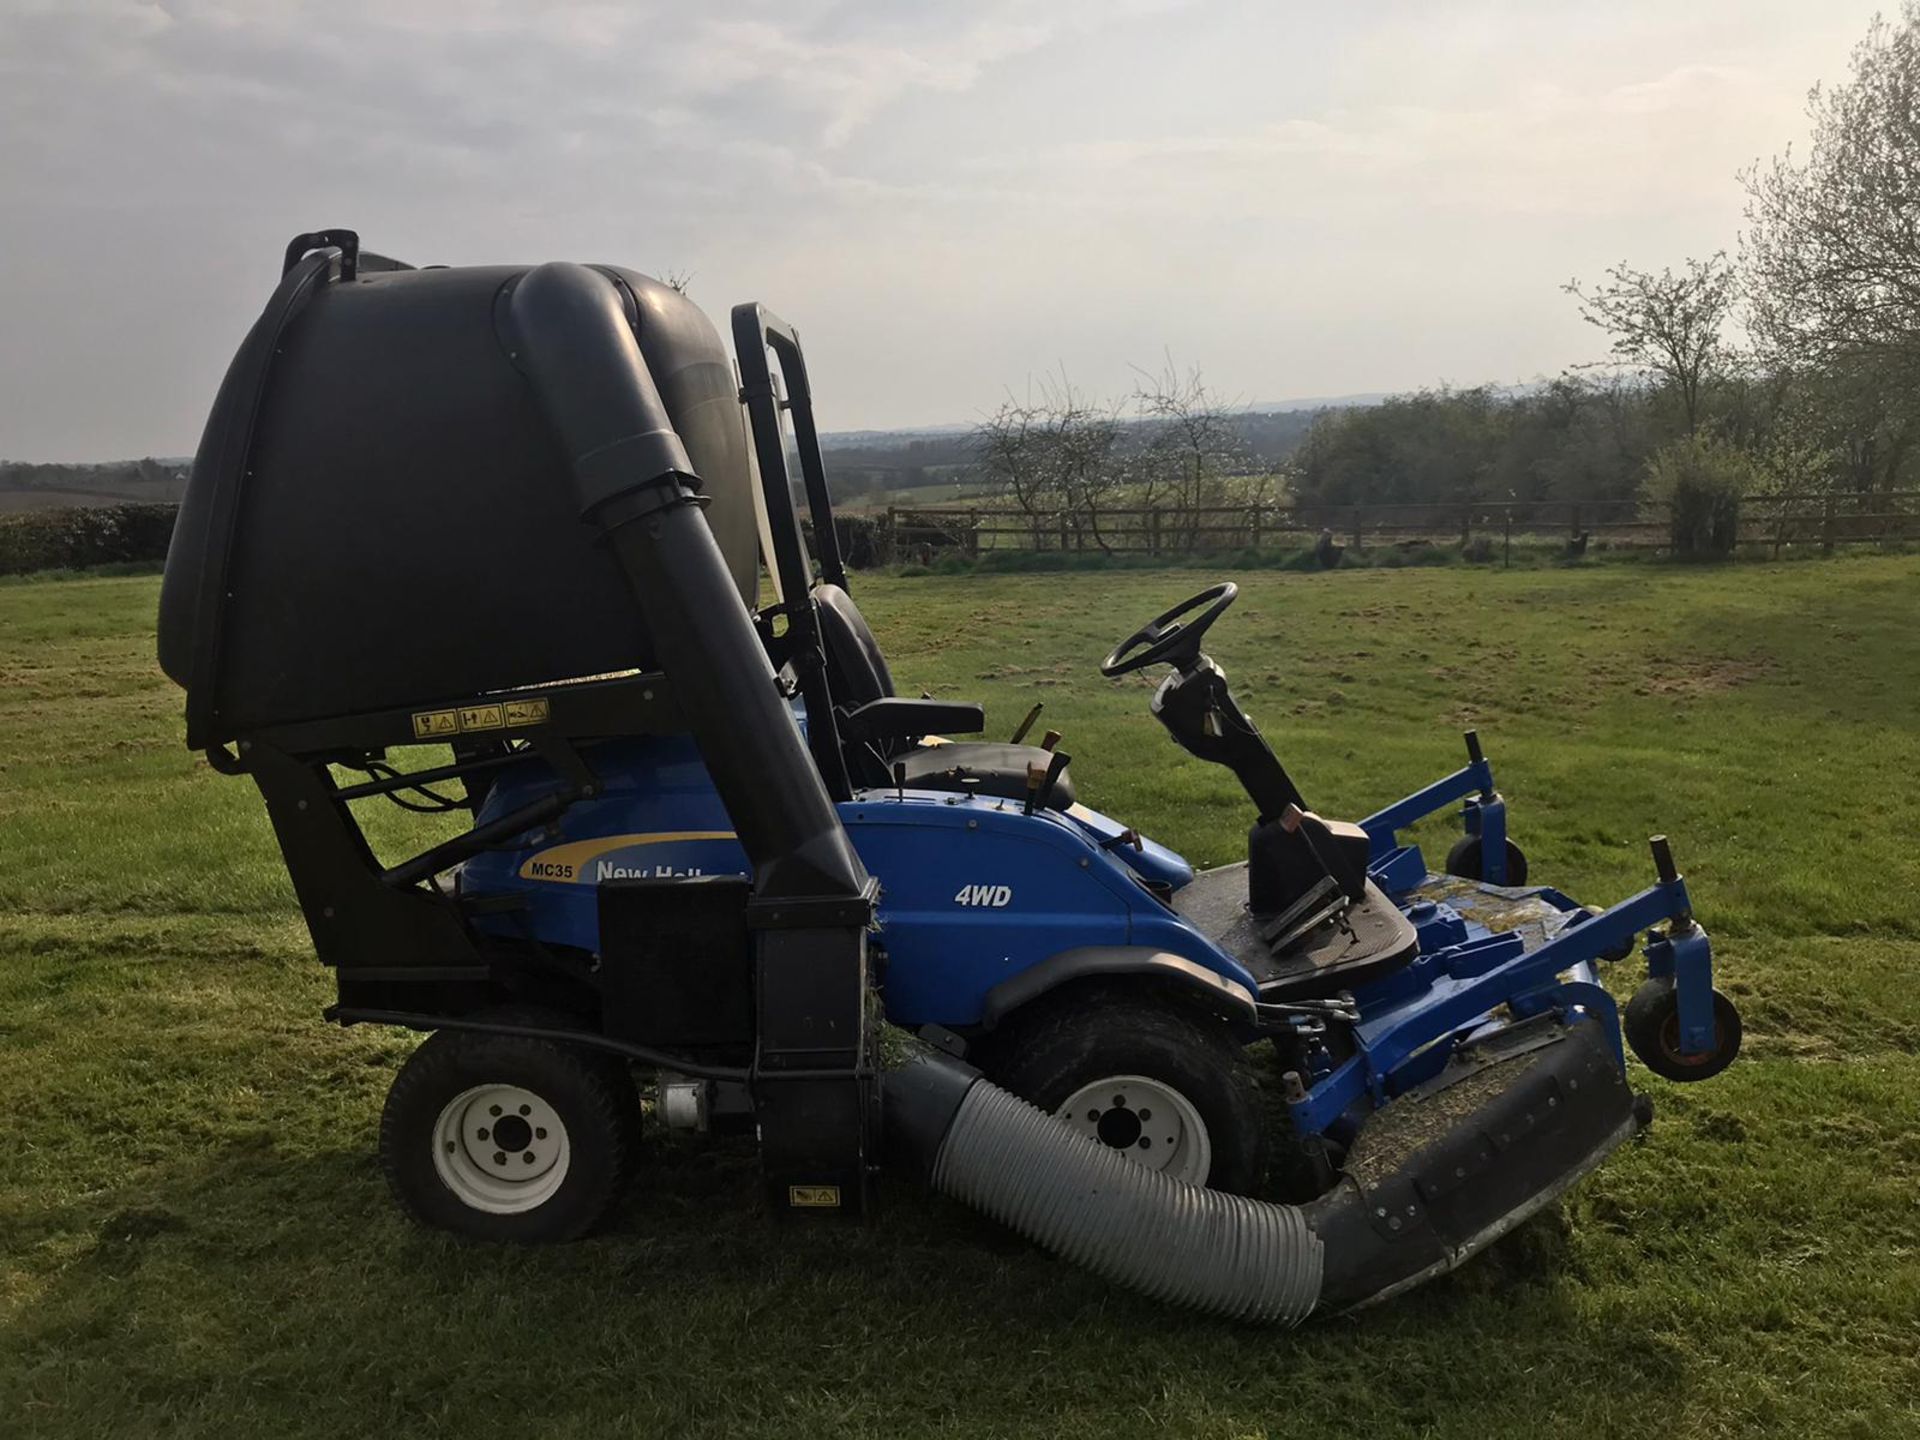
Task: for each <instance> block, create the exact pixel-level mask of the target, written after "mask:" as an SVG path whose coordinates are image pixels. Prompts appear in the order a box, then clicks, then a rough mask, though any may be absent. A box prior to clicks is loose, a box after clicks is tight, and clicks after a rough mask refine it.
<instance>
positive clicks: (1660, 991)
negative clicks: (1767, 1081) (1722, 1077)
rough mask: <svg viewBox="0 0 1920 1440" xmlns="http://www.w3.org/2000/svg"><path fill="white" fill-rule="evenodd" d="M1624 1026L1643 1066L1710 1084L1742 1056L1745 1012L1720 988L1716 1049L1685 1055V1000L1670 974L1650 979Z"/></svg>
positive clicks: (1630, 1006) (1630, 1005) (1632, 1003)
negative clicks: (1682, 1007) (1682, 1041)
mask: <svg viewBox="0 0 1920 1440" xmlns="http://www.w3.org/2000/svg"><path fill="white" fill-rule="evenodd" d="M1621 1028H1622V1029H1623V1030H1624V1031H1625V1032H1626V1037H1627V1043H1628V1044H1629V1045H1631V1046H1632V1047H1633V1053H1634V1054H1635V1055H1637V1056H1639V1057H1640V1063H1641V1064H1642V1065H1644V1066H1646V1067H1647V1068H1648V1069H1649V1070H1651V1071H1653V1073H1654V1074H1656V1075H1660V1076H1664V1077H1665V1078H1666V1079H1668V1080H1705V1079H1707V1078H1708V1077H1710V1076H1713V1075H1718V1074H1719V1073H1720V1072H1721V1071H1722V1070H1724V1069H1726V1068H1727V1066H1729V1065H1731V1064H1732V1063H1733V1059H1734V1057H1735V1056H1736V1055H1738V1054H1739V1053H1740V1012H1739V1011H1738V1010H1737V1009H1735V1008H1734V1004H1733V1001H1731V1000H1729V999H1728V998H1727V997H1726V996H1725V995H1722V994H1721V993H1720V992H1719V991H1718V990H1716V991H1714V992H1713V1048H1712V1049H1711V1050H1708V1051H1707V1052H1706V1053H1704V1054H1701V1055H1687V1054H1683V1053H1681V1050H1680V1000H1679V996H1678V994H1677V992H1676V991H1675V989H1674V984H1673V977H1672V976H1670V975H1662V976H1656V977H1654V978H1653V979H1650V980H1647V981H1646V982H1645V983H1643V984H1642V985H1641V986H1640V988H1639V989H1638V990H1636V991H1634V992H1633V998H1632V999H1631V1000H1629V1001H1628V1002H1627V1010H1626V1014H1625V1016H1623V1017H1622V1020H1621Z"/></svg>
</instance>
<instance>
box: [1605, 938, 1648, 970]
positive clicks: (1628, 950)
mask: <svg viewBox="0 0 1920 1440" xmlns="http://www.w3.org/2000/svg"><path fill="white" fill-rule="evenodd" d="M1639 942H1640V937H1639V936H1638V935H1629V936H1628V937H1627V938H1626V939H1624V940H1622V941H1621V942H1620V943H1619V944H1618V945H1615V946H1614V947H1613V948H1612V949H1611V950H1602V951H1601V952H1600V958H1601V959H1602V960H1604V961H1606V962H1607V964H1609V965H1618V964H1619V963H1620V962H1621V961H1622V960H1625V959H1626V958H1627V957H1628V956H1630V955H1632V954H1633V947H1634V946H1635V945H1637V944H1639Z"/></svg>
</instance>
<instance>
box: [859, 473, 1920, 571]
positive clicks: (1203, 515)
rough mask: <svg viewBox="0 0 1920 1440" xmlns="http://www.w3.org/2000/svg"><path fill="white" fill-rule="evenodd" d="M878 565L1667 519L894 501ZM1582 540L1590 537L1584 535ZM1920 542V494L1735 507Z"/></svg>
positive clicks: (1538, 504) (1777, 531)
mask: <svg viewBox="0 0 1920 1440" xmlns="http://www.w3.org/2000/svg"><path fill="white" fill-rule="evenodd" d="M875 518H876V519H877V520H878V522H879V526H878V534H877V535H876V537H875V540H876V544H875V548H876V550H877V551H878V552H879V557H880V559H881V560H882V562H883V563H892V562H902V561H911V560H916V559H919V560H926V559H930V558H932V557H934V556H935V555H938V554H940V553H943V552H952V551H959V552H961V553H963V554H966V555H969V556H978V555H981V554H984V553H987V552H990V551H994V550H1056V551H1058V550H1068V551H1080V552H1103V553H1107V554H1132V555H1192V554H1209V553H1214V554H1217V553H1221V552H1228V551H1235V550H1248V549H1254V550H1258V549H1289V548H1293V549H1298V548H1303V547H1306V546H1310V545H1313V544H1315V543H1316V542H1317V541H1318V540H1319V537H1320V536H1321V534H1322V532H1328V533H1331V535H1332V536H1333V538H1334V540H1335V541H1336V542H1337V543H1339V544H1342V545H1350V546H1353V547H1355V548H1356V549H1363V550H1364V549H1367V548H1370V547H1377V546H1387V545H1397V546H1401V547H1403V548H1413V547H1416V546H1419V545H1423V544H1436V545H1461V546H1464V545H1468V544H1471V543H1472V542H1473V541H1474V540H1476V539H1480V540H1484V541H1488V542H1491V543H1492V544H1494V545H1496V546H1497V545H1501V544H1503V543H1505V542H1507V541H1510V540H1514V539H1524V540H1535V541H1538V540H1542V539H1551V540H1559V541H1563V542H1567V543H1568V544H1569V545H1570V546H1572V547H1574V548H1576V549H1584V548H1585V547H1586V546H1587V545H1590V544H1595V543H1603V544H1605V545H1607V546H1609V547H1638V548H1642V549H1663V548H1665V547H1666V546H1667V544H1668V543H1669V533H1670V531H1669V525H1668V522H1667V519H1666V517H1665V516H1664V515H1661V514H1660V513H1658V512H1657V511H1656V510H1654V509H1652V508H1650V507H1648V506H1646V505H1644V504H1642V503H1640V502H1639V501H1635V500H1599V501H1594V500H1585V501H1562V500H1535V501H1515V502H1512V503H1497V504H1490V503H1485V502H1474V503H1466V504H1459V503H1435V504H1427V505H1313V504H1305V503H1302V504H1298V505H1294V504H1286V503H1275V504H1261V505H1220V506H1209V507H1205V508H1201V509H1194V510H1174V509H1171V508H1166V507H1155V508H1150V509H1143V508H1117V509H1111V510H1109V509H1102V510H1100V511H1098V512H1097V513H1093V514H1086V513H1080V514H1071V513H1056V514H1046V515H1026V514H1023V513H1021V512H1020V511H1017V510H1012V509H1007V508H1004V507H996V506H991V505H974V506H947V507H938V506H935V507H907V506H888V507H887V510H886V513H885V515H884V516H876V517H875ZM1583 536H1584V537H1585V539H1584V540H1583V539H1582V538H1581V537H1583ZM1889 541H1920V490H1889V491H1876V492H1866V491H1848V492H1843V493H1837V494H1774V495H1749V496H1745V497H1743V498H1742V500H1741V503H1740V530H1739V543H1740V544H1741V545H1745V546H1763V547H1767V548H1769V549H1770V550H1771V551H1772V552H1773V553H1774V554H1776V555H1777V554H1779V553H1780V551H1781V550H1782V549H1783V548H1785V547H1787V546H1804V545H1817V546H1819V547H1821V548H1822V549H1823V550H1832V549H1833V547H1834V546H1835V545H1842V544H1863V543H1884V542H1889Z"/></svg>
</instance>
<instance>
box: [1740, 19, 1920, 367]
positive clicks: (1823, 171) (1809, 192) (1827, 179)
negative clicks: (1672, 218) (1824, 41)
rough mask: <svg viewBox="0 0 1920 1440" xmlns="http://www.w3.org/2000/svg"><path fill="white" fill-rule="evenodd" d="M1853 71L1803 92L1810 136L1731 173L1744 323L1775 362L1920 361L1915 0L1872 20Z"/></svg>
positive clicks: (1919, 72)
mask: <svg viewBox="0 0 1920 1440" xmlns="http://www.w3.org/2000/svg"><path fill="white" fill-rule="evenodd" d="M1852 69H1853V73H1852V76H1851V78H1850V79H1849V80H1848V81H1846V82H1845V83H1844V84H1841V85H1837V86H1835V87H1833V88H1831V89H1824V88H1822V87H1821V86H1818V85H1816V86H1815V87H1814V88H1813V90H1812V91H1811V92H1810V93H1809V95H1808V98H1807V114H1808V117H1809V119H1810V120H1811V121H1812V122H1813V139H1812V144H1811V145H1810V146H1809V148H1808V151H1807V156H1806V160H1805V162H1804V163H1796V161H1795V159H1794V156H1793V153H1792V151H1791V150H1789V151H1788V152H1787V153H1786V154H1785V155H1781V156H1777V157H1776V158H1775V159H1773V160H1772V161H1771V162H1770V163H1768V164H1766V165H1756V166H1754V167H1753V168H1752V169H1751V170H1749V171H1747V172H1745V173H1744V174H1743V175H1742V176H1741V179H1742V181H1743V182H1744V183H1745V185H1746V189H1747V212H1746V216H1747V232H1746V234H1745V236H1744V237H1743V241H1744V243H1743V246H1742V255H1741V259H1742V262H1743V266H1744V269H1745V272H1746V284H1747V293H1748V298H1749V301H1750V304H1751V306H1752V312H1753V317H1752V319H1753V328H1754V330H1755V333H1756V334H1757V335H1758V336H1759V337H1760V339H1761V340H1762V342H1763V343H1764V344H1765V345H1766V347H1767V349H1768V352H1769V355H1770V357H1771V358H1772V359H1774V360H1775V361H1776V362H1777V363H1779V364H1782V365H1788V366H1793V367H1807V366H1815V367H1817V366H1824V365H1827V364H1832V363H1844V362H1848V361H1858V360H1863V359H1869V358H1871V359H1873V360H1876V361H1878V362H1881V363H1889V362H1891V363H1893V364H1895V365H1897V366H1898V368H1900V369H1902V370H1904V371H1907V372H1909V374H1911V373H1914V372H1917V371H1920V5H1917V4H1916V3H1915V0H1907V3H1906V5H1905V6H1904V8H1903V9H1902V12H1901V17H1900V21H1899V23H1898V24H1896V25H1889V24H1887V22H1886V21H1884V20H1882V19H1879V18H1877V17H1876V19H1875V20H1874V22H1873V25H1872V26H1871V28H1869V30H1868V31H1867V35H1866V38H1865V39H1864V40H1862V41H1861V42H1860V44H1859V45H1858V46H1856V47H1855V48H1854V51H1853V57H1852Z"/></svg>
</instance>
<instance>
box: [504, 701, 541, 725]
mask: <svg viewBox="0 0 1920 1440" xmlns="http://www.w3.org/2000/svg"><path fill="white" fill-rule="evenodd" d="M506 711H507V724H509V725H544V724H546V723H547V713H548V702H547V701H545V700H509V701H507V704H506Z"/></svg>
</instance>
